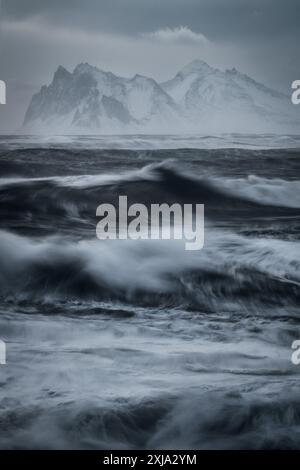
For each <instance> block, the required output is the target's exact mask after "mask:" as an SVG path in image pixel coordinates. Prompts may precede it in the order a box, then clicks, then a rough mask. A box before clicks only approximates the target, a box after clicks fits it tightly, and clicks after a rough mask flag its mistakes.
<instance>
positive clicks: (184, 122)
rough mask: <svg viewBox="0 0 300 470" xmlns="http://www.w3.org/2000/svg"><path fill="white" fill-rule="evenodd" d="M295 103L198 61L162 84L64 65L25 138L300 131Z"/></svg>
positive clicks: (37, 98)
mask: <svg viewBox="0 0 300 470" xmlns="http://www.w3.org/2000/svg"><path fill="white" fill-rule="evenodd" d="M295 108H296V106H293V105H292V104H291V101H290V98H289V97H287V96H285V95H283V94H281V93H278V92H276V91H273V90H271V89H269V88H267V87H266V86H264V85H262V84H260V83H258V82H256V81H254V80H253V79H251V78H250V77H248V76H247V75H243V74H241V73H240V72H238V71H236V70H235V69H232V70H227V71H225V72H223V71H220V70H218V69H214V68H212V67H210V66H209V65H208V64H206V63H205V62H203V61H200V60H196V61H194V62H192V63H190V64H189V65H187V66H186V67H184V68H183V69H182V70H181V71H180V72H178V74H177V75H176V76H175V77H174V78H173V79H172V80H169V81H167V82H164V83H162V84H158V83H157V82H156V81H155V80H153V79H152V78H148V77H145V76H142V75H135V76H134V77H133V78H131V79H129V78H123V77H118V76H117V75H114V74H113V73H111V72H104V71H102V70H99V69H98V68H96V67H93V66H91V65H89V64H87V63H85V64H79V65H78V66H77V67H76V68H75V69H74V71H73V73H71V72H68V71H67V70H66V69H65V68H63V67H61V66H60V67H59V68H58V70H57V71H56V72H55V74H54V78H53V81H52V83H51V84H50V85H49V86H43V87H42V88H41V90H40V92H39V93H37V94H36V95H34V96H33V98H32V101H31V103H30V106H29V108H28V110H27V112H26V116H25V120H24V126H23V132H24V133H48V134H57V133H58V134H62V133H70V134H79V133H81V134H88V133H102V134H104V133H107V134H113V133H125V134H126V133H127V134H129V133H160V134H161V133H183V132H190V133H192V132H197V133H199V132H210V133H220V132H290V133H292V132H298V130H299V128H300V116H299V114H300V113H299V109H295Z"/></svg>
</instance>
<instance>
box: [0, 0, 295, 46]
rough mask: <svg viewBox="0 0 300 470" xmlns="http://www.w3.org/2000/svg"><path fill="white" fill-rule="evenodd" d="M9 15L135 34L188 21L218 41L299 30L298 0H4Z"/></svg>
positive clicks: (285, 33)
mask: <svg viewBox="0 0 300 470" xmlns="http://www.w3.org/2000/svg"><path fill="white" fill-rule="evenodd" d="M3 3H4V14H5V16H6V17H7V18H10V19H17V20H20V19H24V18H28V17H30V16H32V15H37V14H39V15H42V16H43V17H44V18H45V19H46V20H47V21H49V22H50V23H51V22H55V24H57V23H59V24H64V25H67V26H69V27H72V26H73V27H75V28H80V29H83V30H89V31H91V29H95V30H99V29H101V31H108V32H118V33H126V34H136V33H139V32H150V31H153V30H156V29H160V28H164V27H166V26H168V27H176V26H179V25H184V26H188V27H189V28H191V29H192V30H194V31H200V32H201V33H203V34H204V35H206V36H208V37H210V38H211V39H214V40H229V41H231V40H234V39H240V40H243V38H246V39H247V38H249V36H253V38H255V39H257V38H263V37H270V36H277V37H278V35H287V34H288V35H293V34H297V35H298V34H299V35H300V33H299V18H300V2H299V0H287V1H284V0H251V1H248V0H226V1H225V0H163V1H162V0H86V1H83V0H63V1H61V0H51V1H50V0H4V2H3Z"/></svg>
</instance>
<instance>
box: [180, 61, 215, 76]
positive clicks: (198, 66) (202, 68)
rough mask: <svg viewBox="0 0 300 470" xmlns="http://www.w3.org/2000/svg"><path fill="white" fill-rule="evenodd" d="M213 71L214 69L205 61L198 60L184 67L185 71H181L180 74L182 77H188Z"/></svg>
mask: <svg viewBox="0 0 300 470" xmlns="http://www.w3.org/2000/svg"><path fill="white" fill-rule="evenodd" d="M213 70H214V69H213V68H212V67H211V66H210V65H208V64H207V63H206V62H204V60H200V59H196V60H193V61H192V62H190V63H189V64H187V65H186V66H185V67H183V69H181V70H180V72H179V73H181V74H182V75H188V74H191V73H197V72H203V73H208V72H211V71H213Z"/></svg>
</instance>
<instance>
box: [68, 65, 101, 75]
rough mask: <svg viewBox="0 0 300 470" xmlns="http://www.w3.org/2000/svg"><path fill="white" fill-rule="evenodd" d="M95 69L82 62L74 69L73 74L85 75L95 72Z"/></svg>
mask: <svg viewBox="0 0 300 470" xmlns="http://www.w3.org/2000/svg"><path fill="white" fill-rule="evenodd" d="M95 69H96V67H93V66H92V65H90V64H89V63H88V62H82V63H81V64H78V65H77V66H76V67H75V69H74V72H73V73H74V74H81V73H87V72H91V71H93V70H95Z"/></svg>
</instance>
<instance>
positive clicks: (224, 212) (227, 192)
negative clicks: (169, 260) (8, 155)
mask: <svg viewBox="0 0 300 470" xmlns="http://www.w3.org/2000/svg"><path fill="white" fill-rule="evenodd" d="M298 190H299V182H297V181H293V182H291V181H284V180H278V179H277V180H264V179H261V178H256V177H254V176H253V177H248V178H247V179H245V180H241V179H238V180H230V179H223V180H222V179H220V178H207V177H202V178H199V177H198V178H196V177H193V176H192V175H190V174H187V173H185V174H182V173H180V171H179V169H178V168H177V167H176V166H174V164H170V163H164V164H156V165H150V166H147V167H145V168H144V169H142V170H139V171H135V172H128V173H126V174H124V175H110V176H109V175H108V176H105V175H91V176H77V177H72V178H71V177H61V178H50V179H47V178H46V179H29V180H26V179H25V180H22V179H21V180H20V179H19V180H18V179H17V180H11V181H8V180H3V181H2V182H1V185H0V201H1V205H0V227H3V228H4V227H5V228H11V229H13V230H15V229H16V227H18V228H19V229H20V230H21V229H23V231H27V233H28V231H30V233H31V232H32V230H34V229H36V230H37V233H39V231H40V232H41V233H42V232H45V233H54V232H55V233H57V231H59V230H61V231H67V230H73V232H74V231H75V230H74V229H75V228H76V229H82V230H86V231H89V232H91V231H92V232H94V231H95V225H96V216H95V214H96V208H97V207H98V205H99V204H102V203H111V204H113V205H114V206H115V207H116V208H118V198H119V196H120V195H126V196H127V197H128V204H134V203H136V202H138V203H142V204H145V205H146V206H147V207H150V205H151V204H161V203H168V204H170V205H171V204H173V203H179V204H197V203H198V204H204V205H205V216H206V218H207V219H209V220H212V221H214V220H215V221H218V220H227V221H237V222H240V223H242V222H243V221H247V220H251V219H259V218H266V217H268V218H270V217H274V218H276V217H277V218H280V217H290V218H294V219H295V218H296V219H298V217H299V216H300V199H299V198H300V197H299V194H300V191H298Z"/></svg>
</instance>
